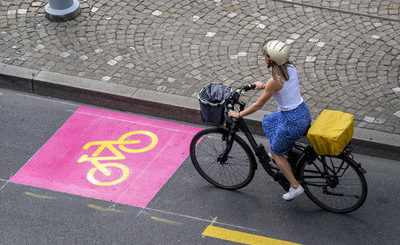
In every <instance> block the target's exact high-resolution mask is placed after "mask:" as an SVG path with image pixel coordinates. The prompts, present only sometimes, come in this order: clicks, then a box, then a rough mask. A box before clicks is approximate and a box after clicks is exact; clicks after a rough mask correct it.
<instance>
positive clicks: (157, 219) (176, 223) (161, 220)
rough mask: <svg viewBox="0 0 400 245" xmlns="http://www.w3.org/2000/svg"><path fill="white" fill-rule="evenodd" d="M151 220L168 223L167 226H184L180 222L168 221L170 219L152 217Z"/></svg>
mask: <svg viewBox="0 0 400 245" xmlns="http://www.w3.org/2000/svg"><path fill="white" fill-rule="evenodd" d="M150 218H151V219H152V220H155V221H160V222H164V223H167V224H170V225H182V223H181V222H178V221H173V220H168V219H162V218H158V217H154V216H151V217H150Z"/></svg>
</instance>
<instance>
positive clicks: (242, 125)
mask: <svg viewBox="0 0 400 245" xmlns="http://www.w3.org/2000/svg"><path fill="white" fill-rule="evenodd" d="M228 120H231V122H228V123H227V128H228V130H229V139H228V141H227V148H226V151H225V153H224V155H223V156H227V155H228V154H229V151H230V150H231V148H232V143H233V137H232V136H233V135H234V134H236V132H237V131H238V130H239V129H240V130H241V131H242V132H243V133H244V135H245V136H246V138H247V140H248V141H249V143H250V146H251V147H252V148H253V150H254V152H255V154H256V156H257V158H258V160H259V162H260V163H261V165H262V166H263V168H264V169H265V171H266V172H267V173H268V174H269V175H270V176H272V177H274V175H275V173H276V172H274V171H273V170H272V167H271V166H270V165H269V162H270V161H271V159H270V157H269V156H268V153H267V152H266V150H265V147H264V146H263V145H262V144H257V142H256V140H255V139H254V137H253V135H252V134H251V132H250V130H249V128H248V127H247V124H246V122H245V121H244V119H243V118H238V119H234V120H232V119H228ZM229 144H230V146H229ZM254 167H255V168H256V169H257V164H255V166H254Z"/></svg>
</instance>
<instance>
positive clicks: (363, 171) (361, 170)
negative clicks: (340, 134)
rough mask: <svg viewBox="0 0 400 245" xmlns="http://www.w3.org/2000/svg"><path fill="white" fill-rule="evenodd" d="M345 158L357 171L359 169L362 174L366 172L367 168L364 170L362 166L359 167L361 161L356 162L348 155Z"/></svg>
mask: <svg viewBox="0 0 400 245" xmlns="http://www.w3.org/2000/svg"><path fill="white" fill-rule="evenodd" d="M345 159H346V161H348V162H349V163H350V164H352V165H353V166H354V167H355V168H356V169H357V171H359V172H360V173H362V174H366V173H367V170H365V169H364V168H362V167H361V163H357V162H356V161H354V160H353V159H352V158H350V157H347V158H345Z"/></svg>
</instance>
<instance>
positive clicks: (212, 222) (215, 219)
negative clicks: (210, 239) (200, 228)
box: [201, 217, 218, 238]
mask: <svg viewBox="0 0 400 245" xmlns="http://www.w3.org/2000/svg"><path fill="white" fill-rule="evenodd" d="M217 219H218V217H215V218H214V219H213V221H211V224H210V225H209V226H212V225H213V224H214V222H215V221H217ZM201 235H202V236H201V238H204V237H206V235H204V232H203V234H201Z"/></svg>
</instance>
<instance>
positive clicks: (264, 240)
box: [202, 225, 298, 245]
mask: <svg viewBox="0 0 400 245" xmlns="http://www.w3.org/2000/svg"><path fill="white" fill-rule="evenodd" d="M202 235H203V236H208V237H214V238H218V239H222V240H227V241H231V242H237V243H242V244H251V245H278V244H279V245H298V244H297V243H292V242H286V241H282V240H278V239H273V238H269V237H263V236H258V235H254V234H249V233H245V232H240V231H234V230H228V229H225V228H220V227H217V226H212V225H209V226H207V228H206V229H205V230H204V231H203V233H202Z"/></svg>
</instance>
